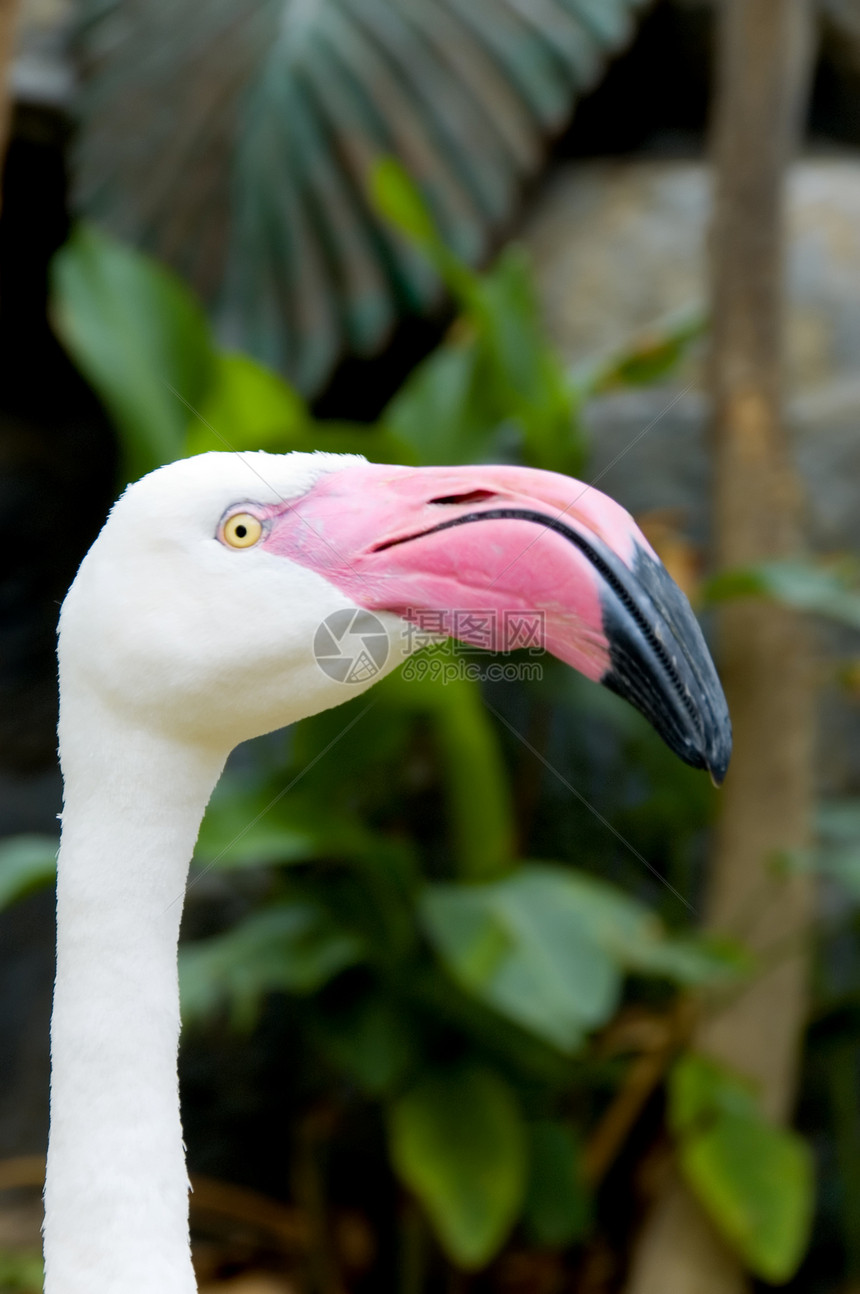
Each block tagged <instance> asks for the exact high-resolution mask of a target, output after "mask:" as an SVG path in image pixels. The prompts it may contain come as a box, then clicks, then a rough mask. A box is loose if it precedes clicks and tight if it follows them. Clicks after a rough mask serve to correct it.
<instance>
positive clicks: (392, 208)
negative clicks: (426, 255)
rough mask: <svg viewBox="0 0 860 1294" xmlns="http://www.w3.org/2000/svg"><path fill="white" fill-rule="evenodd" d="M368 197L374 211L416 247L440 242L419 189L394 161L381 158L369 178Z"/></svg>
mask: <svg viewBox="0 0 860 1294" xmlns="http://www.w3.org/2000/svg"><path fill="white" fill-rule="evenodd" d="M370 196H371V200H372V201H373V204H374V206H375V207H376V209H377V211H379V212H380V213H381V214H382V215H383V216H385V218H386V219H387V220H389V221H390V222H391V224H392V225H395V226H396V227H397V228H398V229H400V230H402V232H403V233H404V234H406V235H408V237H409V238H411V239H412V241H413V242H415V243H417V244H418V246H419V247H422V248H423V247H426V248H435V247H437V245H438V244H439V242H440V241H441V240H440V238H439V234H438V231H437V229H436V223H435V221H434V220H433V217H432V216H431V214H430V211H429V208H428V206H427V203H426V202H425V201H424V199H423V197H422V196H421V193H420V191H419V189H418V186H417V185H416V184H415V183H414V182H413V180H412V177H411V176H410V175H409V172H408V171H407V170H406V169H405V167H403V166H402V165H401V164H400V162H398V161H397V159H396V158H395V157H381V158H380V159H379V161H378V162H377V163H376V165H375V166H374V167H373V169H372V171H371V174H370Z"/></svg>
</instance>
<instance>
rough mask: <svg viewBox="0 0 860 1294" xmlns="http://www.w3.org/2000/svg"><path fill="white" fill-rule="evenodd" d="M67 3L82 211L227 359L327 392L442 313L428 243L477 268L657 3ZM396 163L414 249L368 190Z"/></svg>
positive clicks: (257, 0)
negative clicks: (418, 198) (394, 339)
mask: <svg viewBox="0 0 860 1294" xmlns="http://www.w3.org/2000/svg"><path fill="white" fill-rule="evenodd" d="M76 8H77V10H78V12H79V30H78V33H77V37H78V38H77V46H78V54H79V56H80V57H79V66H80V67H81V69H82V72H83V75H82V78H81V85H80V90H79V95H78V102H77V105H76V106H77V110H78V112H77V123H78V129H77V131H76V145H77V147H76V153H77V156H76V166H75V178H76V190H77V191H76V198H77V204H78V209H79V210H80V211H82V212H84V213H86V214H87V215H88V216H90V217H92V218H95V219H97V220H99V221H100V222H102V223H103V224H104V225H105V226H106V227H107V228H108V229H109V230H111V231H112V232H113V233H114V234H115V235H117V236H119V237H121V238H123V239H126V240H128V241H130V242H132V243H134V244H135V245H137V246H139V247H143V248H145V249H146V250H148V251H150V252H152V253H154V254H155V255H157V256H158V257H159V258H160V259H162V260H163V261H166V262H167V263H169V264H170V265H172V266H173V268H174V269H176V270H178V271H179V273H180V274H182V275H183V276H184V277H185V278H186V280H187V281H188V282H189V283H190V284H191V285H192V286H193V287H194V289H195V291H196V292H197V293H199V294H200V296H201V297H202V298H203V299H204V300H205V301H206V302H207V304H208V306H209V307H210V308H211V310H212V312H213V314H215V316H216V318H217V321H218V324H219V330H220V331H222V332H223V333H224V334H226V335H228V336H229V337H230V338H231V339H233V342H234V344H235V345H236V346H238V347H240V348H241V349H242V350H247V351H249V352H250V353H251V354H253V355H254V356H255V357H256V358H257V359H259V360H261V361H263V362H265V363H267V364H271V365H272V366H273V367H274V368H276V369H278V370H279V371H280V372H282V373H284V374H285V375H286V376H288V377H289V378H290V379H291V380H292V381H294V382H295V383H296V384H297V386H298V387H299V389H300V390H302V391H303V392H306V393H310V394H314V393H315V392H316V391H317V390H318V389H319V387H320V385H321V384H322V383H323V382H324V380H325V378H326V377H327V376H328V374H329V373H330V371H331V369H332V367H333V366H334V364H335V363H336V361H337V360H338V358H339V357H341V355H342V354H344V353H353V354H360V355H368V354H371V353H373V352H374V351H376V350H379V349H380V348H381V346H382V345H383V344H384V342H385V339H386V337H387V336H388V334H389V333H390V331H391V328H392V325H393V324H394V323H395V322H396V320H397V318H398V316H399V315H401V314H403V313H405V312H408V311H416V310H425V311H426V310H427V309H428V308H430V307H432V306H433V305H434V304H435V303H437V302H438V299H439V296H440V282H439V277H438V274H437V273H435V272H434V268H436V269H438V266H435V267H434V265H433V264H428V262H427V259H426V258H425V257H424V256H422V255H421V253H420V251H419V250H418V248H417V247H416V241H417V242H419V243H420V241H421V240H420V234H421V233H422V232H426V231H427V229H428V228H433V229H434V230H435V228H436V227H437V226H438V228H439V229H440V230H441V233H442V237H443V238H444V242H445V244H446V246H449V247H451V248H452V249H453V251H454V253H455V254H456V258H457V261H456V263H457V264H459V263H463V264H466V263H470V264H473V263H475V262H477V261H479V260H481V259H483V258H484V257H485V256H486V254H487V250H488V248H489V247H490V246H491V245H492V241H493V238H494V237H496V236H497V235H498V232H499V230H500V228H502V227H503V226H504V224H505V223H506V222H507V221H508V220H509V219H510V216H511V214H512V212H513V210H514V208H515V206H516V203H517V201H518V198H519V196H520V193H521V190H522V186H523V183H524V181H525V180H526V179H527V178H528V177H529V176H532V175H534V174H535V173H536V172H537V171H538V169H539V168H540V166H541V165H542V164H543V161H544V158H545V155H546V147H547V140H548V138H549V137H551V136H554V135H556V134H557V133H558V132H559V131H560V130H562V129H563V127H564V124H565V122H566V121H567V120H568V119H569V117H570V114H571V112H572V111H573V108H574V105H575V103H576V102H577V100H578V99H579V98H580V96H581V95H582V93H583V92H585V91H587V90H589V89H590V88H591V87H592V85H593V84H594V82H595V81H596V79H597V78H598V77H599V76H600V74H601V72H602V71H603V69H604V68H605V66H606V64H607V62H608V60H609V59H610V58H611V57H612V55H613V54H615V53H616V52H617V51H618V50H619V49H620V48H621V47H623V45H624V44H625V43H626V41H627V40H628V39H629V38H630V35H631V34H632V32H633V29H634V24H635V22H636V20H637V18H638V16H639V14H640V13H641V12H642V11H643V10H644V8H645V4H644V0H552V3H550V4H547V3H534V2H531V3H528V4H523V3H522V0H465V2H464V0H316V2H315V3H313V4H306V3H304V4H303V3H299V2H298V0H262V2H261V0H209V2H208V3H206V4H203V5H201V4H198V3H196V0H82V2H81V4H80V5H78V6H76ZM141 122H145V123H146V128H145V129H141V125H140V123H141ZM131 140H133V141H134V144H133V147H130V146H129V141H131ZM383 154H393V155H395V156H397V157H399V158H400V160H401V161H402V163H403V164H404V165H405V166H406V167H407V168H408V169H409V171H410V172H411V173H412V174H413V175H415V176H416V177H419V184H420V187H421V191H422V194H423V202H422V204H421V206H420V207H418V206H413V209H412V215H413V216H415V219H413V220H412V222H411V224H410V225H409V226H408V227H406V228H405V234H406V235H407V236H403V233H402V232H401V229H403V228H404V222H402V221H401V222H400V225H401V229H398V228H397V227H393V226H392V225H391V224H386V222H385V221H384V220H383V219H382V218H381V215H380V211H379V210H378V207H377V206H375V205H374V203H373V202H371V201H370V200H369V198H368V194H367V178H368V175H369V173H370V171H371V170H372V168H373V165H374V163H375V161H376V160H377V159H378V158H379V157H380V156H381V155H383ZM425 203H426V205H427V210H428V212H431V211H432V221H431V220H430V218H429V215H428V216H424V215H423V214H422V213H423V211H424V204H425ZM416 234H417V235H419V237H418V238H417V239H416ZM450 265H451V266H454V265H455V259H454V256H453V255H452V257H451V258H450ZM186 395H187V397H188V398H189V399H191V398H192V397H191V396H190V394H189V393H188V392H186Z"/></svg>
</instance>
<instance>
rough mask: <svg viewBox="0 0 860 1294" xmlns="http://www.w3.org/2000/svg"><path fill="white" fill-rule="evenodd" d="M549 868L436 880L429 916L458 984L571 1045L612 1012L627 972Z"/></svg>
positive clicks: (427, 902)
mask: <svg viewBox="0 0 860 1294" xmlns="http://www.w3.org/2000/svg"><path fill="white" fill-rule="evenodd" d="M548 870H549V869H546V870H545V869H539V868H537V867H530V868H528V869H524V870H522V871H520V872H517V873H515V874H514V875H513V876H512V877H509V878H507V879H506V880H504V881H500V882H496V883H495V884H491V885H483V886H478V885H469V886H464V885H430V886H428V887H427V888H426V890H425V892H424V894H423V896H422V899H421V915H422V918H423V921H424V924H425V928H426V930H427V933H428V935H429V937H430V939H431V941H432V942H433V943H434V945H435V947H436V950H437V952H438V953H439V955H440V956H441V957H442V959H443V961H444V962H445V964H446V965H447V967H448V969H449V971H450V972H451V974H452V975H453V976H454V978H455V979H456V980H457V981H458V983H460V984H461V985H462V986H463V987H464V988H465V989H467V990H469V991H470V992H472V993H473V994H475V996H477V997H479V998H481V999H482V1000H483V1001H485V1002H487V1003H488V1004H489V1005H490V1006H493V1007H494V1008H495V1009H496V1010H497V1011H499V1012H500V1013H501V1014H502V1015H505V1016H507V1017H508V1018H509V1019H511V1020H513V1021H515V1022H516V1023H517V1024H519V1025H521V1026H522V1027H523V1028H526V1029H528V1030H530V1031H531V1032H533V1033H535V1034H537V1035H538V1036H539V1037H541V1038H543V1039H544V1040H545V1041H548V1042H550V1043H552V1044H553V1045H554V1046H556V1047H559V1048H561V1049H562V1050H564V1051H569V1052H570V1051H574V1050H576V1048H577V1047H578V1046H579V1045H580V1044H581V1042H582V1040H583V1036H584V1034H585V1032H586V1030H588V1029H589V1028H594V1027H596V1026H597V1025H599V1024H602V1023H603V1022H604V1021H605V1020H606V1019H608V1017H609V1016H610V1015H611V1014H612V1011H613V1010H614V1009H615V1006H616V1004H617V1001H618V996H619V993H620V986H621V976H620V973H619V971H618V969H617V967H616V965H615V963H614V961H613V959H612V958H611V957H609V956H607V954H606V952H605V951H604V949H603V948H602V947H601V946H600V943H599V942H598V941H597V940H596V939H595V938H594V933H593V931H592V930H591V929H590V928H589V925H588V921H587V919H586V918H585V917H584V916H583V915H582V914H581V913H580V912H578V911H577V910H576V908H575V907H574V906H572V905H571V904H570V903H569V902H565V901H564V899H565V898H566V895H565V892H564V890H563V887H561V886H559V885H558V884H557V883H556V881H557V879H558V878H557V877H556V876H555V875H554V874H550V875H547V872H548Z"/></svg>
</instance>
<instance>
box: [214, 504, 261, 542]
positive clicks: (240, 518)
mask: <svg viewBox="0 0 860 1294" xmlns="http://www.w3.org/2000/svg"><path fill="white" fill-rule="evenodd" d="M262 533H263V526H262V523H261V522H260V521H259V520H258V519H257V518H256V517H255V516H253V514H252V513H250V512H234V513H233V515H232V517H228V518H227V520H226V521H225V522H224V525H223V526H222V527H221V537H222V539H223V540H224V543H225V544H229V545H230V547H231V548H253V546H254V544H256V543H257V541H258V540H259V538H260V536H261V535H262Z"/></svg>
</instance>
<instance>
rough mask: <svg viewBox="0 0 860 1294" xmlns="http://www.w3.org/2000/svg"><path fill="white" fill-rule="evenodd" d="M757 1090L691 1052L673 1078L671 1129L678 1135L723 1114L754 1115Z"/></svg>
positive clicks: (737, 1075) (671, 1079)
mask: <svg viewBox="0 0 860 1294" xmlns="http://www.w3.org/2000/svg"><path fill="white" fill-rule="evenodd" d="M757 1111H758V1101H757V1098H756V1092H755V1088H754V1086H753V1084H752V1083H750V1081H749V1080H748V1079H745V1078H743V1077H742V1076H741V1075H740V1074H736V1073H735V1072H734V1071H733V1070H730V1069H726V1067H725V1066H724V1065H721V1064H719V1062H718V1061H716V1060H713V1059H712V1058H711V1057H710V1056H703V1055H700V1054H699V1053H698V1052H692V1051H691V1052H687V1053H686V1054H685V1055H684V1056H682V1057H681V1058H680V1060H678V1061H677V1062H676V1064H675V1065H674V1066H673V1068H672V1072H671V1074H670V1076H669V1126H670V1128H671V1129H672V1131H673V1132H674V1133H675V1134H676V1136H683V1135H684V1134H686V1133H688V1132H695V1131H696V1130H697V1129H699V1128H702V1127H704V1126H706V1125H707V1124H708V1123H709V1122H710V1121H712V1120H713V1119H714V1118H715V1117H716V1116H718V1115H721V1114H736V1115H741V1116H746V1117H752V1116H754V1115H755V1114H756V1113H757Z"/></svg>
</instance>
